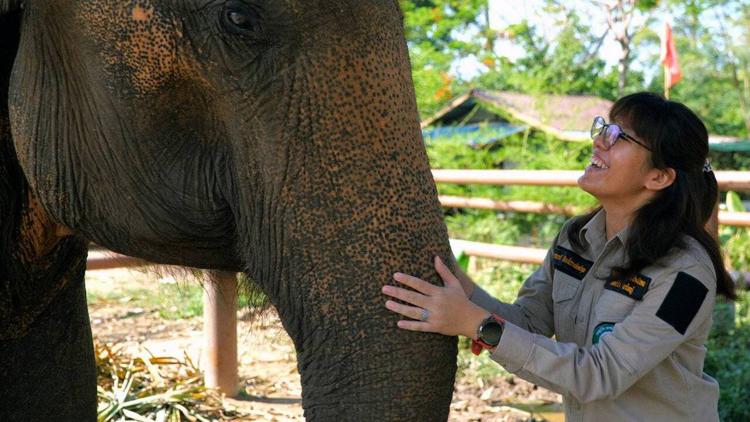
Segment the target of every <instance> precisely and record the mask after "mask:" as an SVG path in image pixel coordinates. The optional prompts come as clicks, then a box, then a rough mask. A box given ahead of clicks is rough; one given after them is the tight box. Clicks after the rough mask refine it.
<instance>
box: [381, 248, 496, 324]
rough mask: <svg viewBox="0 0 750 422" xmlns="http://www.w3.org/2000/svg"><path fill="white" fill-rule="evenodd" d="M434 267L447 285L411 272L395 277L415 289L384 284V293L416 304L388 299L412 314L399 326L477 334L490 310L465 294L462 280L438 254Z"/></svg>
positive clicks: (390, 304)
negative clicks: (438, 284) (474, 302)
mask: <svg viewBox="0 0 750 422" xmlns="http://www.w3.org/2000/svg"><path fill="white" fill-rule="evenodd" d="M435 270H437V272H438V274H439V275H440V277H441V278H442V279H443V282H444V283H445V287H440V286H435V285H433V284H430V283H428V282H426V281H424V280H421V279H419V278H417V277H412V276H410V275H406V274H401V273H396V274H394V275H393V278H394V279H395V280H396V281H398V282H399V283H402V284H405V285H407V286H409V287H411V288H412V289H414V290H416V291H411V290H407V289H402V288H399V287H395V286H383V293H384V294H386V295H388V296H392V297H394V298H396V299H401V300H402V301H404V302H407V303H409V304H411V305H415V306H410V305H404V304H400V303H398V302H396V301H393V300H389V301H387V302H386V303H385V307H386V308H388V309H390V310H391V311H393V312H396V313H399V314H401V315H403V316H405V317H408V318H411V320H401V321H399V322H398V326H399V327H400V328H404V329H407V330H412V331H425V332H430V333H440V334H445V335H448V336H455V335H463V336H466V337H469V338H475V337H476V331H477V328H478V327H479V324H480V323H481V322H482V320H484V318H486V317H487V315H489V312H487V311H485V310H484V309H482V308H480V307H479V306H477V305H475V304H473V303H472V302H471V301H469V299H467V298H466V294H465V293H464V289H463V288H462V286H461V282H460V281H459V280H458V279H457V278H456V276H454V275H453V273H451V271H450V270H449V269H448V267H446V266H445V264H443V261H441V260H440V258H439V257H435Z"/></svg>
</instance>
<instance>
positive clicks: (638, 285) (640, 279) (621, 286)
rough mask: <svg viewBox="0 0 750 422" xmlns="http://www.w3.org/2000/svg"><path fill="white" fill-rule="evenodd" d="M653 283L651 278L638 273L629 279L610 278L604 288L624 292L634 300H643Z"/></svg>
mask: <svg viewBox="0 0 750 422" xmlns="http://www.w3.org/2000/svg"><path fill="white" fill-rule="evenodd" d="M650 284H651V278H649V277H646V276H645V275H643V274H638V275H636V276H634V277H631V278H629V279H627V280H624V281H623V280H609V281H607V284H605V285H604V288H605V289H607V290H612V291H613V292H617V293H620V294H623V295H625V296H627V297H629V298H631V299H633V300H642V299H643V296H644V295H645V294H646V292H647V291H648V286H649V285H650Z"/></svg>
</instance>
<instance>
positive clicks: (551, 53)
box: [474, 9, 639, 98]
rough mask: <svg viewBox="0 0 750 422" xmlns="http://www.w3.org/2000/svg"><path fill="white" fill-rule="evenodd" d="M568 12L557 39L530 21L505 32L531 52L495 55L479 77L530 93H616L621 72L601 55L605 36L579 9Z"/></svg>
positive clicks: (482, 83)
mask: <svg viewBox="0 0 750 422" xmlns="http://www.w3.org/2000/svg"><path fill="white" fill-rule="evenodd" d="M562 12H564V13H562V14H561V16H560V19H558V20H557V25H558V26H559V32H558V33H557V35H556V36H555V37H554V39H551V40H547V39H545V37H543V36H542V35H540V34H539V31H538V29H537V28H536V27H534V26H532V25H531V24H530V23H529V22H528V21H523V22H521V23H519V24H514V25H511V26H509V27H508V28H506V29H505V30H504V31H502V32H503V34H504V35H505V37H506V38H507V39H508V40H510V41H512V42H514V43H515V44H517V45H519V46H521V48H522V49H523V51H525V53H526V54H525V55H524V56H522V57H520V58H518V59H516V60H515V61H511V60H509V59H507V58H505V57H502V56H493V57H492V58H491V63H492V65H493V66H492V68H491V69H490V71H488V72H487V73H485V74H483V75H480V76H479V77H478V78H477V79H476V80H475V81H474V82H475V83H476V84H477V85H479V86H482V87H486V88H492V89H500V90H512V91H521V92H527V93H554V94H594V95H598V96H602V97H606V98H612V97H614V96H615V94H616V89H617V75H616V74H615V73H613V72H611V71H609V72H608V71H607V69H606V63H605V62H604V60H602V59H601V58H600V57H599V56H598V55H597V51H598V49H599V45H600V44H601V39H597V38H596V37H594V36H592V35H591V30H590V28H589V27H588V26H587V25H586V24H584V23H583V22H582V20H581V17H580V16H579V15H578V14H577V13H576V12H575V11H573V10H564V9H562ZM633 76H635V77H638V76H639V75H638V74H635V75H633Z"/></svg>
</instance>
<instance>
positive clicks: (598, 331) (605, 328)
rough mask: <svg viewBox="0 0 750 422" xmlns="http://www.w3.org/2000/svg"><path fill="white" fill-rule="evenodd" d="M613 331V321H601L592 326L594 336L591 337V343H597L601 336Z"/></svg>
mask: <svg viewBox="0 0 750 422" xmlns="http://www.w3.org/2000/svg"><path fill="white" fill-rule="evenodd" d="M612 331H615V324H614V323H613V322H602V323H601V324H599V325H597V326H596V328H594V336H593V337H592V338H591V344H598V343H599V340H601V338H602V336H603V335H605V334H609V333H611V332H612Z"/></svg>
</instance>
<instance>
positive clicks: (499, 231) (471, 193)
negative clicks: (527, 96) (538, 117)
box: [427, 133, 596, 247]
mask: <svg viewBox="0 0 750 422" xmlns="http://www.w3.org/2000/svg"><path fill="white" fill-rule="evenodd" d="M480 136H482V135H481V133H480ZM470 141H471V136H455V137H452V138H442V139H439V140H435V141H432V142H430V143H429V144H428V145H427V154H428V156H429V158H430V163H431V166H432V167H433V168H438V169H440V168H448V169H456V168H460V169H500V168H526V169H549V170H553V169H554V170H560V169H570V170H574V169H583V168H584V167H585V164H584V163H586V162H587V161H588V159H589V157H590V155H591V145H590V144H589V143H576V142H562V141H558V140H554V139H551V138H548V137H546V136H545V135H542V134H531V135H530V134H518V135H513V136H511V137H508V138H505V139H503V140H501V141H498V142H497V143H496V144H494V145H489V146H484V147H472V146H470ZM438 191H439V192H440V194H442V195H455V196H468V197H479V198H491V199H496V200H516V201H520V200H523V201H536V202H544V203H548V204H553V205H559V206H566V205H574V206H575V207H576V209H578V210H579V211H580V212H583V211H585V210H588V209H590V208H592V207H594V206H595V205H596V200H595V199H594V198H593V197H592V196H590V195H589V194H587V193H586V192H583V191H582V190H580V189H577V188H568V187H543V186H483V185H453V184H439V185H438ZM565 220H566V217H564V216H559V215H542V214H527V213H513V212H502V213H497V212H493V211H480V210H468V209H466V210H459V211H448V215H446V218H445V221H446V225H447V226H448V231H449V233H450V235H451V236H452V237H454V238H458V239H465V240H473V241H477V242H488V243H498V244H511V245H512V244H524V245H535V246H538V247H546V246H547V245H549V242H551V241H552V239H553V238H554V236H555V235H556V234H557V231H558V230H559V227H560V226H561V225H562V223H564V222H565Z"/></svg>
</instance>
